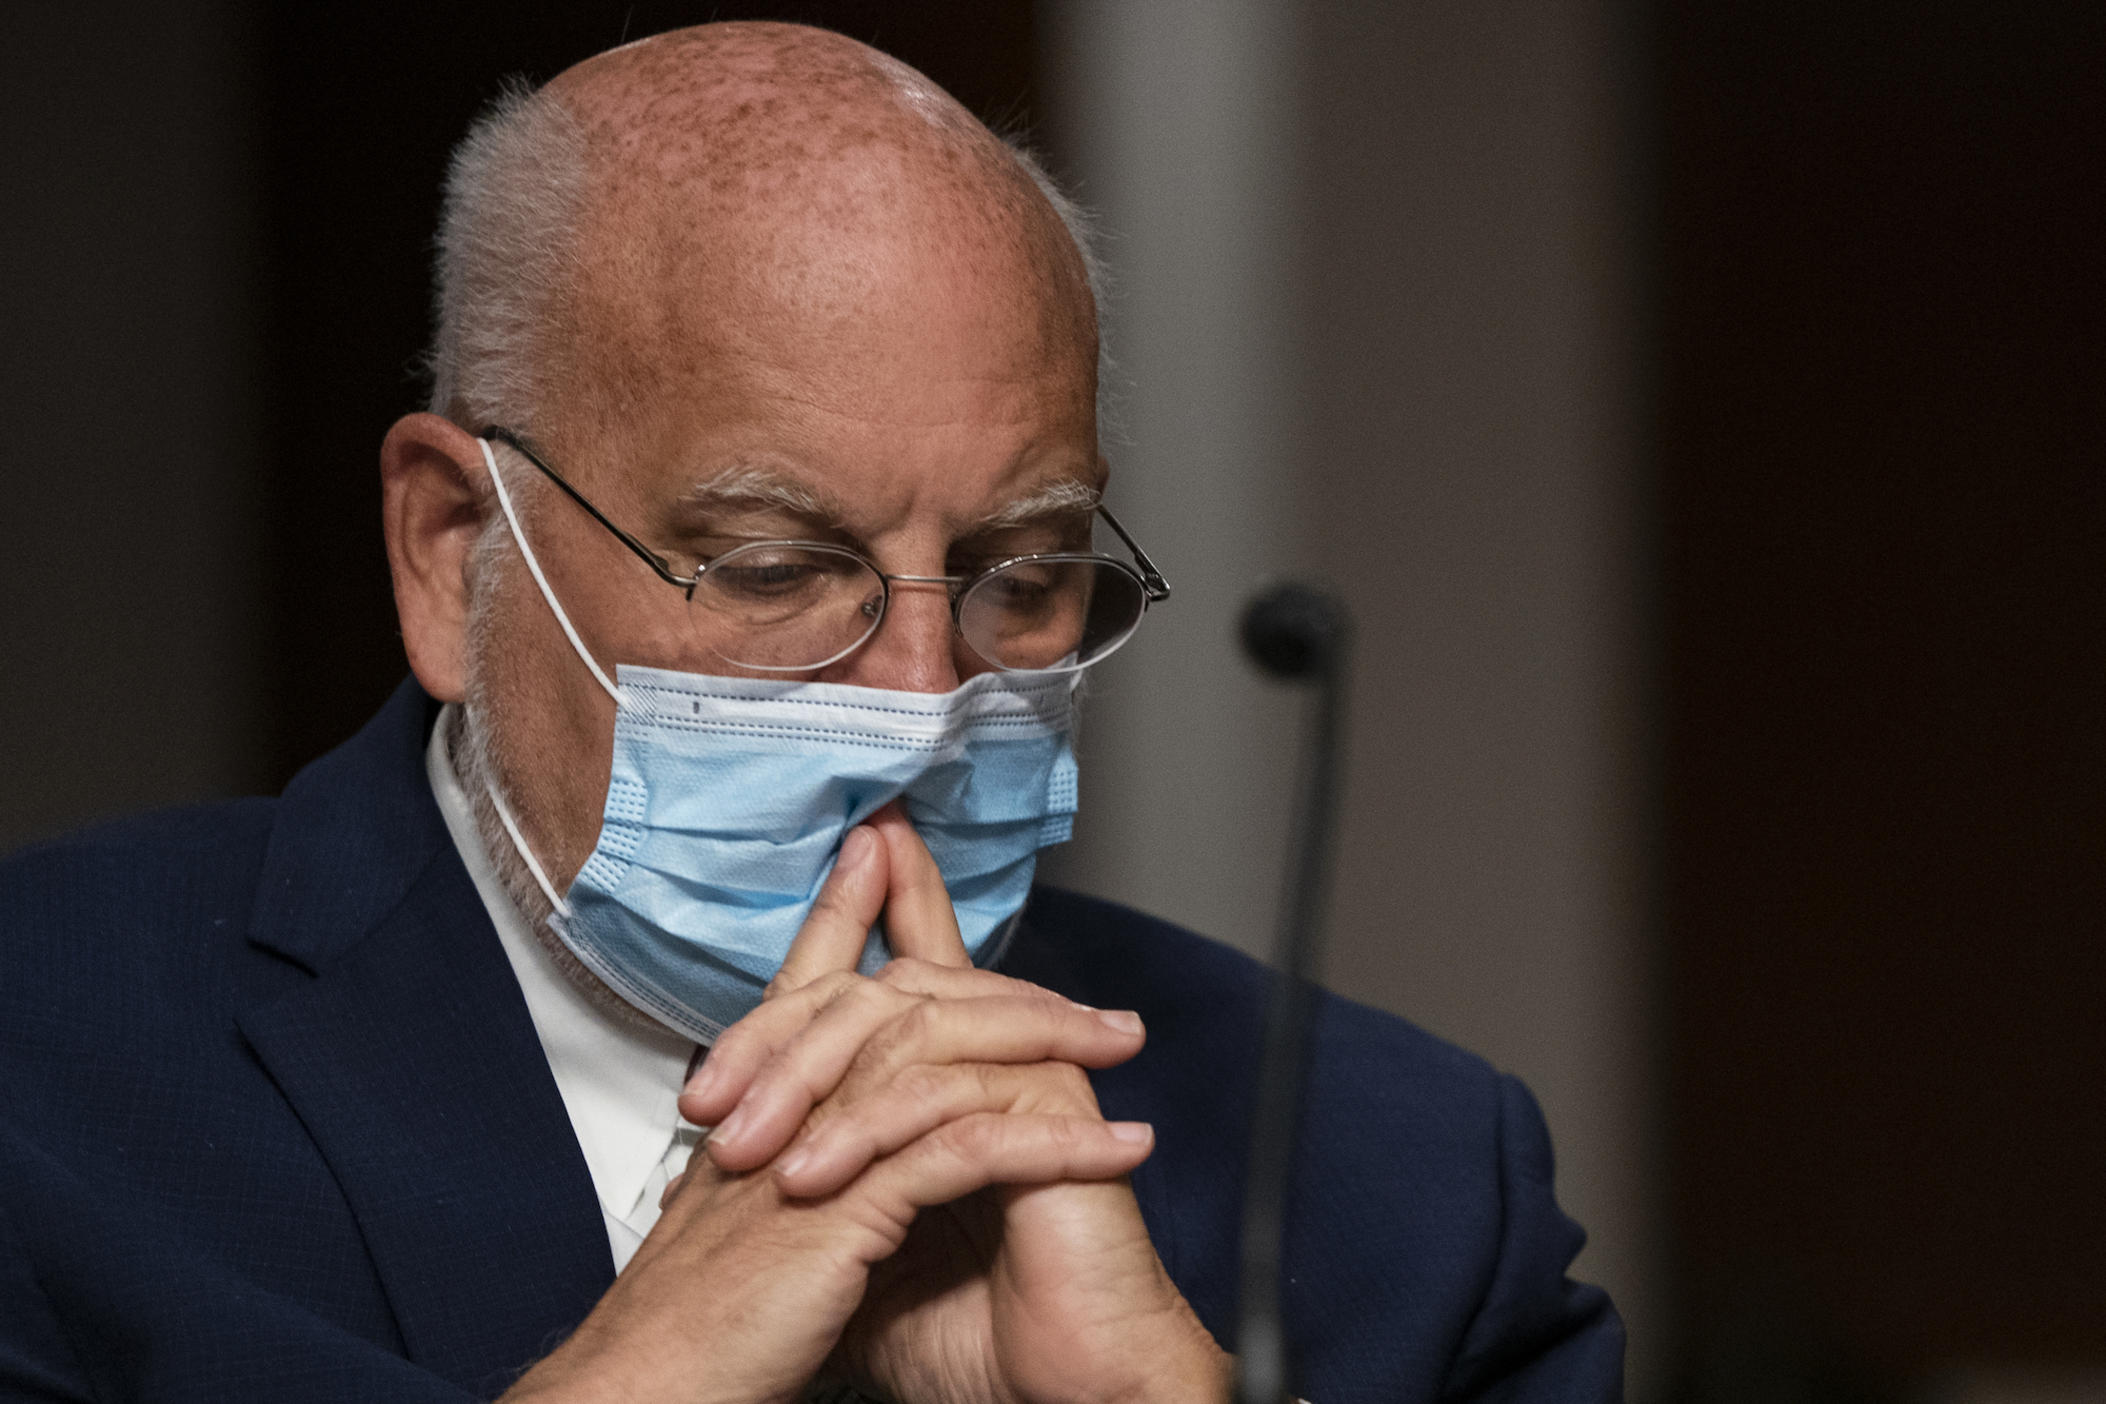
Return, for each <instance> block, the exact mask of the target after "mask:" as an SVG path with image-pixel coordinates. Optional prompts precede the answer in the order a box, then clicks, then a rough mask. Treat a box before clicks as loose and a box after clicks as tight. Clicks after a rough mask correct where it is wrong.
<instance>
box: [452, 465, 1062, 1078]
mask: <svg viewBox="0 0 2106 1404" xmlns="http://www.w3.org/2000/svg"><path fill="white" fill-rule="evenodd" d="M483 453H484V457H485V459H486V461H488V463H489V465H490V475H491V480H492V482H493V483H495V484H496V487H497V494H498V502H499V505H500V506H501V507H502V508H503V509H504V514H505V520H506V522H507V524H508V525H509V526H510V528H511V531H512V538H513V540H514V541H515V542H516V543H517V544H518V546H519V550H520V554H521V555H522V556H524V557H525V559H526V562H527V567H528V569H529V571H530V572H531V573H532V574H533V577H534V582H535V584H536V585H537V586H539V587H540V590H541V593H542V597H543V598H544V599H546V600H547V601H548V606H549V608H550V609H551V610H553V611H554V612H555V616H556V620H557V622H558V623H560V624H561V625H562V626H563V632H564V634H565V635H566V636H567V637H568V638H569V639H570V642H571V646H572V647H573V648H574V649H575V650H576V651H577V654H578V657H579V658H580V659H581V660H583V662H584V664H585V666H586V667H587V668H588V669H590V670H591V672H592V675H593V677H594V678H595V679H597V680H598V682H599V683H600V685H601V686H602V687H604V688H606V690H607V691H608V693H609V694H610V695H611V696H612V697H613V698H614V703H615V721H614V760H613V768H612V773H611V775H610V777H609V780H608V785H607V802H606V805H605V808H604V810H603V812H602V816H601V821H600V835H599V842H598V843H597V844H596V845H595V847H594V848H593V851H592V856H591V857H590V858H588V859H587V860H586V862H585V866H584V867H583V868H581V869H580V870H579V872H578V875H577V878H576V880H575V881H573V882H572V883H571V886H570V891H569V892H568V894H566V895H560V896H559V895H558V894H557V893H556V891H555V889H554V887H553V885H551V884H550V882H549V880H548V878H547V875H546V873H545V872H544V870H543V869H542V868H541V865H540V864H539V863H538V862H537V861H536V860H535V858H534V856H533V854H532V852H531V851H530V850H529V849H528V847H527V845H526V841H525V837H524V835H522V834H521V833H520V830H519V826H518V823H517V822H516V821H515V820H514V818H513V816H512V814H511V811H510V809H509V807H508V806H507V805H506V804H505V802H504V799H503V797H502V796H501V795H500V794H498V793H497V792H496V790H495V789H494V788H493V789H492V790H491V792H490V797H491V801H492V803H493V804H494V805H495V806H496V808H497V812H498V815H499V818H500V819H501V820H502V821H503V823H504V826H505V829H506V832H507V833H508V834H509V835H510V836H511V839H512V842H513V844H514V845H515V846H516V847H517V848H518V850H519V854H520V857H521V858H522V859H523V860H524V861H525V863H526V865H527V867H528V869H529V870H530V871H531V872H532V873H533V875H534V878H535V880H536V881H537V882H538V883H539V884H540V885H541V888H542V890H543V892H544V893H545V895H546V896H547V897H548V899H549V902H550V905H551V906H552V907H553V908H554V914H553V915H552V916H551V917H550V919H549V920H550V925H551V927H552V928H553V929H554V930H555V932H556V935H557V936H558V938H559V939H561V941H562V942H563V944H564V946H565V947H566V948H567V949H569V950H570V952H571V953H572V954H573V955H575V956H577V958H578V960H579V962H580V963H581V964H583V965H584V966H585V968H586V969H588V970H590V971H592V973H593V974H595V975H597V976H598V977H599V978H600V979H602V980H604V981H605V982H606V983H607V984H608V986H609V987H611V988H612V989H614V990H615V991H616V992H617V993H618V994H620V995H621V996H622V997H623V998H624V999H626V1000H628V1001H629V1002H630V1003H631V1004H634V1005H635V1006H636V1007H637V1008H639V1009H641V1010H643V1011H645V1012H646V1013H648V1014H650V1015H651V1016H652V1017H653V1018H655V1019H657V1020H658V1021H659V1022H661V1023H663V1024H665V1025H666V1026H667V1027H669V1028H672V1029H674V1030H676V1031H678V1032H680V1033H683V1034H686V1035H688V1036H689V1037H691V1038H694V1039H697V1040H700V1041H703V1042H708V1041H710V1040H712V1039H714V1038H715V1037H716V1036H717V1035H718V1034H719V1033H721V1032H723V1030H724V1029H725V1028H726V1027H728V1026H729V1025H730V1024H732V1023H734V1022H736V1021H737V1020H738V1019H740V1018H743V1017H744V1016H745V1015H746V1014H747V1013H749V1012H750V1011H751V1010H752V1009H753V1008H754V1007H755V1006H756V1005H758V1004H759V1003H760V999H761V992H762V990H763V989H764V988H765V987H766V985H767V983H768V981H769V980H770V979H772V978H773V977H774V975H775V972H776V971H777V970H778V969H780V968H781V966H782V963H783V960H784V958H785V957H786V956H787V955H788V954H789V949H790V943H791V941H792V940H793V939H794V938H795V937H796V935H797V932H798V929H799V928H800V927H801V926H802V925H803V924H804V919H805V917H806V915H807V914H808V913H809V912H810V911H811V908H812V904H813V902H814V901H815V900H816V899H817V897H818V895H819V889H820V888H821V886H822V885H823V884H824V883H825V881H826V878H827V875H828V874H829V873H831V872H832V871H833V865H834V861H835V859H836V857H837V856H838V855H839V853H840V851H841V842H842V840H843V839H844V838H845V837H846V836H847V833H848V831H849V830H850V829H851V828H853V827H854V826H855V825H857V824H860V823H862V822H863V821H864V820H866V819H868V818H869V817H870V816H871V815H872V814H874V813H876V812H877V810H878V809H880V808H881V807H883V806H884V805H885V804H887V803H889V802H890V801H892V800H894V799H899V800H901V801H902V803H903V807H904V809H905V811H906V815H907V818H908V820H909V821H910V822H911V823H912V824H913V825H914V827H915V830H916V831H917V832H918V833H919V834H920V835H921V838H922V841H923V842H924V843H926V844H927V845H928V847H929V852H930V854H931V855H932V856H933V857H934V858H935V860H936V866H937V868H938V870H939V871H940V872H941V873H942V874H943V880H944V886H945V887H946V888H947V889H948V890H949V892H950V897H951V904H952V907H953V909H954V910H955V911H956V913H957V916H958V928H959V934H960V935H961V936H962V937H963V938H964V941H965V948H966V951H967V953H968V954H970V955H971V956H972V958H973V960H974V962H975V963H976V964H980V965H988V964H992V963H993V962H994V960H995V959H996V958H998V957H999V956H1000V954H1001V950H1002V947H1003V945H1004V944H1005V942H1006V938H1007V936H1008V933H1009V931H1010V930H1011V929H1012V927H1013V926H1014V924H1015V923H1014V918H1015V917H1016V915H1017V913H1018V912H1020V911H1021V910H1022V908H1023V905H1024V900H1025V898H1026V896H1028V894H1029V893H1030V890H1031V878H1032V874H1033V871H1034V870H1035V868H1036V866H1037V859H1038V850H1039V849H1041V848H1043V847H1045V846H1046V845H1048V844H1053V843H1060V842H1063V841H1065V840H1066V839H1067V838H1068V836H1069V833H1070V831H1071V829H1072V827H1073V823H1074V814H1075V775H1076V772H1075V755H1074V748H1073V745H1072V736H1073V729H1074V691H1075V680H1076V677H1077V676H1078V675H1077V674H1073V673H999V672H997V673H983V674H981V675H979V676H978V677H975V678H972V679H970V680H969V681H967V682H966V683H965V684H964V685H963V686H962V687H959V688H957V689H955V690H954V691H951V692H946V693H924V692H894V691H891V690H888V689H883V688H868V687H851V686H847V685H845V684H840V683H818V682H790V681H784V680H780V679H775V678H733V677H714V676H710V675H706V674H700V673H680V672H671V671H667V670H664V669H658V668H640V667H633V666H630V665H627V664H624V665H621V666H620V667H619V668H618V669H617V676H616V679H615V680H612V681H610V680H609V679H608V677H607V675H606V673H605V671H604V670H603V669H602V668H601V667H600V666H599V664H598V663H597V662H596V661H595V660H594V659H593V657H592V655H591V654H590V653H589V652H588V651H587V650H586V648H585V646H584V643H583V642H582V641H581V640H580V639H579V637H578V633H577V630H576V629H574V628H573V627H572V626H571V623H570V619H569V617H568V615H566V614H565V613H564V610H563V606H562V605H561V603H559V602H558V601H557V599H556V596H555V592H554V591H553V590H551V589H550V588H549V585H548V581H547V579H546V577H544V576H543V574H542V572H541V567H540V564H539V562H538V561H537V560H536V559H535V557H534V552H533V548H532V547H530V546H529V545H528V544H527V541H526V536H525V533H524V532H523V531H522V530H521V529H520V525H519V520H518V517H517V515H516V514H515V513H514V511H513V509H512V502H511V498H510V495H509V494H508V493H507V492H506V491H505V487H504V482H503V479H502V477H501V476H500V475H499V474H498V471H497V463H496V459H495V456H494V455H493V454H492V453H491V452H490V447H489V445H488V444H487V443H485V444H484V445H483ZM887 957H888V953H887V951H886V949H885V945H884V940H883V935H882V933H881V932H878V931H873V932H872V933H871V934H870V937H869V939H868V940H867V941H866V943H865V946H864V950H863V957H862V962H861V966H860V968H861V969H862V971H863V973H865V974H871V973H874V972H875V971H876V970H877V969H878V968H879V967H880V966H881V965H882V964H883V963H884V961H885V960H886V959H887Z"/></svg>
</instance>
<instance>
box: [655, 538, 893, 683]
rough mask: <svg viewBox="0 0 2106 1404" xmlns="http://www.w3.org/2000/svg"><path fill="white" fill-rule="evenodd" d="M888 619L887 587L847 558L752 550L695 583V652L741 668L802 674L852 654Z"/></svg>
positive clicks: (800, 549)
mask: <svg viewBox="0 0 2106 1404" xmlns="http://www.w3.org/2000/svg"><path fill="white" fill-rule="evenodd" d="M884 615H885V582H884V581H883V580H882V579H881V578H879V576H878V573H877V572H876V571H875V570H874V569H872V568H871V567H870V565H869V564H868V563H867V562H865V561H863V560H861V559H860V558H858V557H857V556H855V555H853V554H852V553H850V552H847V551H836V550H831V549H829V548H827V547H824V546H784V545H778V544H776V543H772V542H765V541H763V542H756V543H755V544H753V545H751V546H741V547H739V548H738V549H737V550H735V551H727V552H725V553H724V554H723V555H721V556H718V557H717V558H716V559H715V560H713V561H711V562H710V563H709V565H708V567H707V568H706V569H705V570H703V571H702V573H701V574H700V575H699V576H697V577H696V580H695V593H694V597H693V599H692V601H691V602H690V604H689V606H688V619H689V623H690V627H691V628H692V630H693V631H694V633H695V636H696V642H697V644H698V646H699V647H701V648H703V649H706V650H708V651H709V652H710V653H713V654H715V655H716V656H717V657H719V658H721V659H723V660H724V661H725V662H727V663H731V664H734V665H736V666H738V667H741V668H758V669H761V670H764V671H772V672H801V671H804V670H806V669H810V668H818V667H822V666H824V665H825V664H828V663H831V662H833V661H834V660H835V659H836V658H839V657H840V656H841V655H842V654H844V653H847V652H848V651H850V650H851V649H853V648H854V647H855V646H856V645H857V644H860V643H861V642H863V640H864V639H867V638H869V637H870V635H871V632H872V631H873V630H875V629H876V628H877V626H878V622H879V621H880V620H881V619H883V618H884Z"/></svg>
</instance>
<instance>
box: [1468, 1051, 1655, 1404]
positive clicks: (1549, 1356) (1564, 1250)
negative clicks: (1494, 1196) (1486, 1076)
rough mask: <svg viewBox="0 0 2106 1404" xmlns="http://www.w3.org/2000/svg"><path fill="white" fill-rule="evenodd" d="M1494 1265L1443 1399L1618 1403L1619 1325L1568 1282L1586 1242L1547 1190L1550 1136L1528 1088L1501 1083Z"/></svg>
mask: <svg viewBox="0 0 2106 1404" xmlns="http://www.w3.org/2000/svg"><path fill="white" fill-rule="evenodd" d="M1499 1097H1500V1106H1499V1190H1500V1211H1501V1218H1500V1231H1499V1258H1498V1262H1497V1263H1496V1265H1495V1266H1494V1269H1493V1272H1492V1278H1491V1282H1490V1285H1489V1286H1488V1288H1487V1289H1486V1292H1485V1295H1484V1300H1483V1301H1482V1303H1480V1305H1479V1306H1478V1309H1477V1312H1476V1314H1475V1316H1474V1317H1473V1318H1472V1319H1471V1322H1470V1325H1469V1328H1468V1330H1467V1331H1466V1332H1465V1334H1464V1337H1463V1342H1462V1348H1461V1350H1460V1351H1459V1352H1458V1353H1457V1355H1456V1358H1455V1364H1454V1366H1453V1368H1452V1370H1451V1371H1450V1373H1449V1378H1448V1381H1447V1385H1446V1388H1445V1389H1444V1390H1443V1391H1442V1397H1443V1398H1444V1399H1449V1400H1469V1401H1473V1404H1477V1402H1479V1401H1481V1404H1535V1401H1545V1404H1548V1401H1552V1400H1556V1401H1559V1404H1568V1402H1569V1401H1585V1402H1586V1404H1597V1402H1603V1401H1606V1402H1613V1401H1618V1400H1621V1399H1622V1398H1623V1323H1622V1321H1621V1320H1620V1319H1619V1318H1618V1317H1617V1315H1616V1310H1615V1308H1614V1307H1612V1306H1611V1305H1610V1304H1609V1298H1608V1294H1607V1293H1606V1292H1604V1291H1602V1290H1601V1289H1600V1288H1599V1287H1592V1286H1588V1285H1586V1284H1583V1283H1578V1282H1574V1281H1573V1280H1572V1279H1571V1278H1569V1277H1567V1276H1566V1275H1565V1271H1566V1268H1567V1267H1568V1266H1570V1264H1571V1262H1572V1259H1573V1256H1574V1255H1575V1254H1577V1253H1578V1252H1579V1250H1580V1246H1581V1244H1583V1243H1584V1242H1585V1241H1586V1235H1585V1234H1584V1233H1582V1232H1581V1230H1580V1228H1579V1226H1578V1225H1577V1224H1575V1223H1573V1222H1572V1221H1571V1220H1570V1219H1568V1218H1566V1217H1565V1215H1564V1214H1563V1212H1561V1211H1560V1210H1559V1208H1558V1206H1557V1200H1556V1199H1555V1197H1554V1196H1553V1194H1552V1190H1551V1152H1550V1133H1549V1130H1548V1128H1547V1127H1545V1125H1544V1123H1543V1114H1542V1112H1541V1111H1540V1110H1538V1108H1537V1107H1536V1103H1535V1099H1534V1098H1533V1097H1531V1096H1530V1095H1529V1093H1528V1089H1527V1088H1525V1087H1523V1086H1522V1085H1521V1083H1520V1082H1518V1081H1517V1080H1515V1079H1514V1078H1512V1077H1502V1078H1501V1079H1500V1090H1499Z"/></svg>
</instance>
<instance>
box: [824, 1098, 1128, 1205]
mask: <svg viewBox="0 0 2106 1404" xmlns="http://www.w3.org/2000/svg"><path fill="white" fill-rule="evenodd" d="M1154 1147H1155V1130H1154V1128H1153V1127H1151V1126H1150V1125H1149V1124H1148V1123H1147V1122H1145V1121H1100V1120H1097V1119H1096V1118H1094V1117H1079V1116H1015V1115H1010V1116H1004V1115H1001V1114H998V1113H994V1112H986V1113H982V1114H980V1115H977V1116H968V1117H963V1118H961V1119H959V1120H957V1121H951V1122H946V1123H945V1124H944V1125H943V1126H941V1127H939V1128H937V1129H936V1130H934V1131H931V1132H930V1133H929V1134H928V1135H926V1136H923V1137H922V1138H921V1139H920V1140H918V1141H916V1142H914V1143H913V1144H912V1145H910V1146H908V1147H907V1148H906V1149H904V1150H902V1151H900V1152H898V1153H897V1154H894V1155H891V1156H887V1157H886V1158H885V1159H883V1160H881V1161H879V1162H878V1163H877V1164H875V1165H873V1166H871V1167H870V1169H869V1170H868V1171H867V1172H866V1173H865V1174H864V1175H863V1176H862V1177H861V1178H860V1179H858V1180H856V1181H854V1182H853V1185H852V1187H851V1189H850V1190H849V1193H862V1194H868V1195H871V1196H873V1197H874V1198H876V1199H877V1201H878V1203H879V1206H880V1207H881V1208H883V1209H886V1210H888V1211H890V1212H892V1213H893V1214H894V1215H895V1216H896V1217H898V1218H900V1219H902V1220H904V1219H905V1218H907V1217H908V1215H909V1213H911V1211H912V1210H914V1209H926V1208H930V1207H932V1206H934V1205H938V1204H948V1203H950V1202H951V1201H952V1200H954V1199H960V1198H963V1197H964V1196H966V1195H968V1194H971V1193H973V1192H974V1191H975V1190H982V1189H985V1188H987V1187H988V1186H989V1185H1043V1184H1052V1183H1054V1182H1056V1181H1059V1180H1109V1179H1114V1178H1116V1177H1118V1176H1120V1175H1124V1174H1127V1173H1129V1172H1130V1171H1132V1170H1133V1168H1134V1167H1135V1166H1137V1165H1139V1164H1140V1163H1141V1162H1142V1161H1144V1160H1146V1159H1147V1158H1148V1154H1149V1152H1150V1151H1151V1150H1153V1149H1154Z"/></svg>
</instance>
